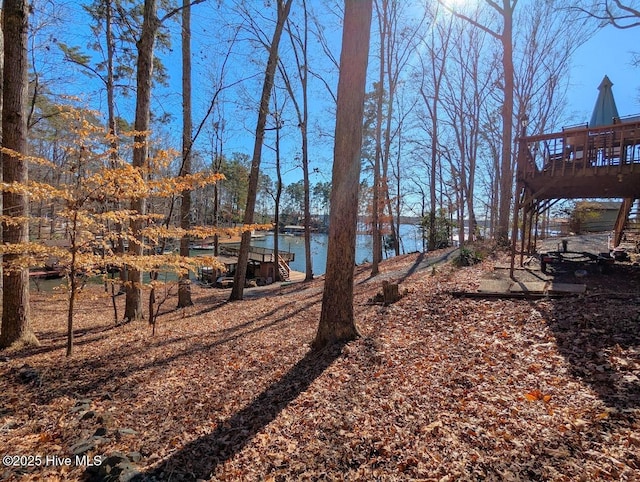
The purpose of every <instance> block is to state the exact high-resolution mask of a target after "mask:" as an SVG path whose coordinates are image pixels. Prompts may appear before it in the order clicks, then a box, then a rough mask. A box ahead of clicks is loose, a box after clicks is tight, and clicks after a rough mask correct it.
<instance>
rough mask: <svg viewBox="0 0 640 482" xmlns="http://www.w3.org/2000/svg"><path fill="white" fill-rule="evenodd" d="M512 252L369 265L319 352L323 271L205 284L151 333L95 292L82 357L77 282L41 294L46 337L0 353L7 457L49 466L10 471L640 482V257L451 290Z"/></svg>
mask: <svg viewBox="0 0 640 482" xmlns="http://www.w3.org/2000/svg"><path fill="white" fill-rule="evenodd" d="M440 254H441V253H436V254H434V256H437V255H440ZM498 261H504V259H502V260H498V259H496V258H490V259H487V260H486V261H485V262H484V263H483V264H481V265H477V266H474V267H471V268H464V269H455V268H453V267H452V266H451V265H450V264H441V265H438V267H437V268H435V269H433V268H432V267H431V266H430V259H429V258H427V257H426V256H421V255H418V254H412V255H407V256H403V257H400V258H397V259H394V260H391V261H387V262H385V263H384V264H383V266H382V274H381V275H380V276H378V277H376V278H369V275H368V271H367V269H366V267H360V268H358V275H357V278H356V283H357V285H356V299H355V309H356V313H357V321H358V326H359V329H360V331H361V333H362V337H361V338H360V339H358V340H357V341H354V342H351V343H349V344H347V345H345V346H342V347H336V348H335V349H333V350H329V351H326V352H324V353H320V354H313V353H310V352H309V343H310V341H311V340H312V339H313V336H314V332H315V328H316V326H317V323H318V319H319V316H320V301H321V296H322V286H323V285H322V280H321V279H319V280H316V281H314V282H312V283H309V284H295V285H288V286H283V287H279V288H272V289H270V290H255V291H251V290H249V291H247V292H246V294H247V296H246V299H245V301H242V302H236V303H226V299H227V297H228V293H229V292H228V290H213V289H204V288H198V287H194V296H193V297H194V301H195V302H196V304H195V306H194V307H192V308H188V309H185V310H177V311H170V310H169V311H168V312H165V313H164V314H162V315H161V316H160V318H159V320H158V326H157V333H156V335H155V336H151V330H150V327H149V326H148V325H147V324H146V322H139V323H131V324H128V325H124V326H118V327H114V326H113V313H112V310H111V306H110V300H109V299H108V298H104V297H103V296H102V295H101V291H100V288H99V287H94V288H92V289H90V290H88V292H87V293H85V295H84V296H83V299H82V300H81V301H80V302H79V304H78V310H77V315H76V328H77V338H76V352H75V355H74V356H73V358H71V359H67V358H65V356H64V354H65V349H64V345H65V326H66V318H65V306H64V295H63V294H54V295H52V294H47V295H45V294H36V295H34V299H33V304H32V312H33V318H34V323H33V324H34V327H35V330H36V332H37V335H38V337H39V339H40V340H41V342H42V346H41V347H40V348H37V349H28V350H22V351H17V352H10V353H6V352H5V353H2V352H0V357H1V358H0V377H1V378H0V380H2V383H1V387H0V388H1V393H0V455H16V456H17V455H21V456H33V457H34V458H33V459H32V460H31V462H33V463H32V464H31V465H34V466H32V467H25V466H23V467H15V466H10V467H7V466H4V467H3V466H0V480H47V481H50V480H59V479H60V480H77V479H83V478H86V477H93V478H94V479H96V480H97V479H104V478H105V475H106V474H107V472H109V471H110V475H111V476H113V477H114V480H116V477H120V478H122V479H126V478H128V477H131V476H134V475H135V474H137V475H135V476H136V477H137V478H138V479H140V480H197V479H204V480H209V479H211V480H251V481H253V480H255V481H257V480H436V481H447V480H522V481H525V480H560V481H564V480H566V481H575V480H585V481H587V480H638V479H640V419H639V416H640V379H639V377H640V273H639V270H640V268H638V267H632V266H628V265H627V266H617V267H615V269H614V272H613V273H612V274H609V275H606V276H597V275H589V276H587V278H586V282H587V285H588V289H587V293H586V295H583V296H579V297H575V298H562V299H541V300H520V299H516V300H513V299H512V300H507V299H470V298H459V297H453V296H452V295H451V294H450V292H451V291H460V290H470V291H473V290H475V289H477V287H478V285H479V281H480V279H481V278H483V277H486V276H490V275H491V271H492V269H493V266H494V264H495V263H496V262H498ZM384 279H389V280H392V281H398V282H400V288H401V291H405V290H406V295H405V296H404V297H403V298H402V299H401V300H400V301H398V302H397V303H395V304H393V305H391V306H382V305H380V304H373V303H370V300H371V299H372V298H373V297H374V296H375V294H376V293H377V292H378V291H380V289H381V281H382V280H384ZM581 281H584V279H583V280H581ZM119 302H122V300H119ZM174 305H175V300H169V301H167V303H166V304H165V306H166V307H167V308H172V307H173V306H174ZM74 453H75V454H79V455H80V456H86V457H87V458H85V459H82V460H80V461H79V462H78V461H76V460H75V459H73V458H72V457H73V454H74ZM46 456H50V457H51V456H57V457H59V459H52V458H49V459H46V458H45V457H46ZM96 456H99V457H101V458H97V459H96V458H94V457H96ZM35 457H41V458H35ZM64 457H70V458H72V459H71V463H70V465H68V466H67V465H62V462H60V460H62V459H63V458H64ZM107 457H109V458H107ZM3 460H5V459H3ZM91 460H93V461H96V460H98V461H100V462H101V464H102V465H101V467H94V468H93V469H91V468H89V469H87V467H86V462H87V461H91ZM38 461H40V463H38ZM10 462H11V464H10V465H20V464H22V465H25V464H26V463H27V462H29V461H28V460H27V459H22V460H20V459H16V458H15V457H14V458H13V459H12V460H11V461H10ZM16 462H17V463H16ZM76 462H78V464H76ZM5 465H6V464H5Z"/></svg>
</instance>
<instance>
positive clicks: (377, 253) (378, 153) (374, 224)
mask: <svg viewBox="0 0 640 482" xmlns="http://www.w3.org/2000/svg"><path fill="white" fill-rule="evenodd" d="M381 3H382V5H380V2H376V13H377V17H378V28H379V29H380V60H379V65H378V67H379V69H378V85H377V87H376V91H377V92H376V131H375V137H376V148H375V154H374V160H373V192H372V200H371V238H372V239H371V241H372V249H373V253H372V262H371V276H376V275H377V274H378V273H379V272H380V261H382V232H381V229H380V225H381V223H380V214H381V212H382V211H383V210H382V209H381V207H382V206H383V203H382V202H381V195H380V194H381V192H380V191H381V190H382V183H381V179H380V169H381V164H382V122H383V112H382V108H383V104H384V80H385V75H384V67H385V65H386V62H385V59H386V54H385V46H386V42H387V35H388V28H389V19H388V16H387V9H388V2H387V1H386V0H383V1H382V2H381ZM380 9H382V11H381V10H380Z"/></svg>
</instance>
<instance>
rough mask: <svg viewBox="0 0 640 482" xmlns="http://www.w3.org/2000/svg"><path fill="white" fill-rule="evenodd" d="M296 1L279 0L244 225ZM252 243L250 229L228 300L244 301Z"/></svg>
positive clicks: (253, 199) (255, 191)
mask: <svg viewBox="0 0 640 482" xmlns="http://www.w3.org/2000/svg"><path fill="white" fill-rule="evenodd" d="M292 1H293V0H286V1H285V0H278V1H277V10H278V15H277V20H276V26H275V29H274V32H273V36H272V38H271V43H270V45H269V59H268V60H267V66H266V69H265V74H264V82H263V84H262V95H261V96H260V105H259V108H258V109H259V110H258V121H257V123H256V132H255V142H254V145H253V157H252V159H251V172H250V174H249V192H248V193H247V205H246V208H245V211H244V224H245V225H250V224H252V223H253V218H254V213H255V207H256V197H257V194H258V180H259V175H260V162H261V160H262V146H263V142H264V132H265V126H266V123H267V114H268V113H269V101H270V98H271V91H272V89H273V82H274V78H275V73H276V68H277V65H278V49H279V46H280V38H281V37H282V31H283V30H284V25H285V22H286V20H287V17H288V16H289V11H290V10H291V3H292ZM250 245H251V232H250V231H245V232H243V234H242V241H241V242H240V253H239V254H238V268H237V269H236V273H235V276H234V278H233V288H232V290H231V296H230V297H229V301H236V300H241V299H242V297H243V293H244V283H245V279H246V276H247V263H248V261H249V248H250Z"/></svg>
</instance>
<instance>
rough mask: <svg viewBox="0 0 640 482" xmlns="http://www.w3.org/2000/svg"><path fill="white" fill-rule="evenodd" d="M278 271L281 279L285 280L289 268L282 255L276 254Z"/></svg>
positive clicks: (289, 270) (289, 271)
mask: <svg viewBox="0 0 640 482" xmlns="http://www.w3.org/2000/svg"><path fill="white" fill-rule="evenodd" d="M278 273H279V274H280V280H281V281H287V280H288V279H289V275H290V274H291V269H290V268H289V265H288V264H287V263H286V261H285V260H284V259H282V256H280V255H278Z"/></svg>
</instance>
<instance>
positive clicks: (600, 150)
mask: <svg viewBox="0 0 640 482" xmlns="http://www.w3.org/2000/svg"><path fill="white" fill-rule="evenodd" d="M519 142H520V144H519V154H518V171H519V174H520V175H521V176H522V177H523V178H525V179H526V178H531V177H536V176H551V177H555V176H567V175H569V176H573V175H580V174H587V173H588V172H590V171H595V170H599V169H601V168H606V170H607V171H611V173H615V172H621V171H622V169H623V166H631V169H634V166H635V165H637V164H640V122H638V121H635V122H623V123H618V124H613V125H610V126H604V127H595V128H589V127H587V126H576V127H570V128H565V129H564V130H563V131H562V132H558V133H553V134H542V135H536V136H526V137H521V138H520V140H519ZM626 169H629V168H626ZM636 169H640V166H637V167H636ZM616 170H617V171H616Z"/></svg>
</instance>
